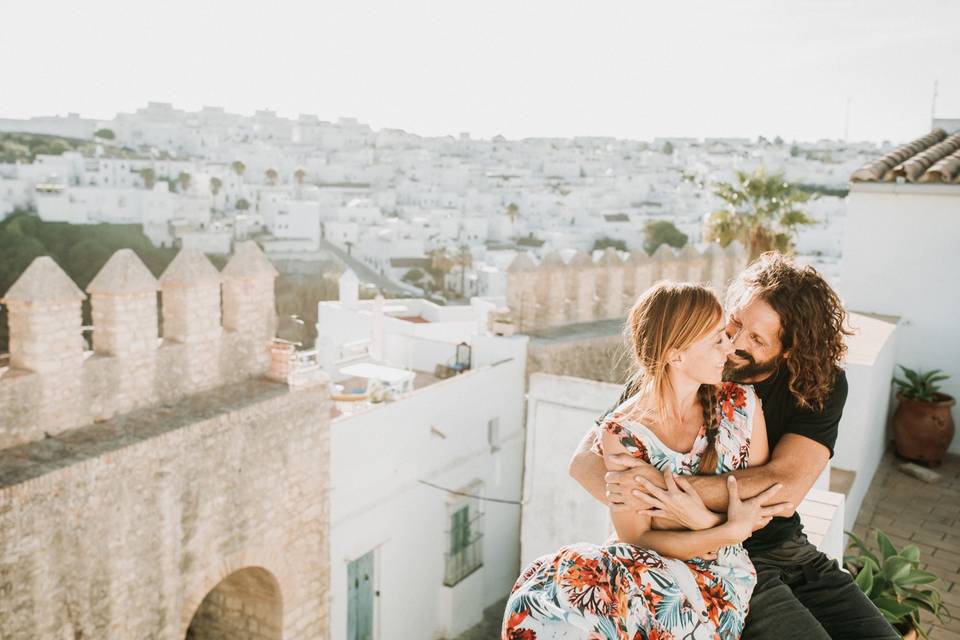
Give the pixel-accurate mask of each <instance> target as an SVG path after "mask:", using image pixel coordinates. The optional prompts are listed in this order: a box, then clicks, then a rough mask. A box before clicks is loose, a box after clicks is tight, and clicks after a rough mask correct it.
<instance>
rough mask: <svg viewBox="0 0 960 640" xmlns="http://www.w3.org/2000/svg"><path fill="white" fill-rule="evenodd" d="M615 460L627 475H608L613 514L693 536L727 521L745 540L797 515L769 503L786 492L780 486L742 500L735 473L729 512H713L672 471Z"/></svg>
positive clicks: (729, 485) (730, 478)
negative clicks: (658, 522) (659, 522)
mask: <svg viewBox="0 0 960 640" xmlns="http://www.w3.org/2000/svg"><path fill="white" fill-rule="evenodd" d="M611 458H612V461H613V462H615V463H617V464H618V465H620V466H624V467H628V468H627V469H624V470H623V471H609V472H607V474H606V477H605V479H606V485H607V486H606V497H607V502H608V503H609V504H610V507H611V509H613V510H615V511H635V512H636V513H638V514H639V515H643V516H649V517H651V518H660V519H664V520H670V521H673V522H674V523H676V524H678V525H680V526H682V527H683V528H685V529H690V530H694V531H698V530H702V529H709V528H712V527H715V526H718V525H720V524H722V523H723V522H725V521H726V522H728V523H730V524H734V525H735V526H736V527H737V528H738V529H739V530H740V531H741V533H743V539H746V538H748V537H749V536H750V534H751V533H752V532H753V531H756V530H757V529H762V528H763V527H765V526H766V525H767V523H769V522H770V520H771V519H772V518H773V517H774V516H776V515H782V514H785V513H789V512H791V511H792V510H793V505H791V504H790V503H787V502H780V503H776V504H769V503H770V502H771V500H772V498H773V496H774V495H776V493H777V492H778V491H780V489H782V488H783V486H782V485H781V484H779V483H776V484H773V485H772V486H770V487H768V488H767V489H766V490H764V491H762V492H761V493H759V494H757V495H756V496H754V497H752V498H749V499H746V500H741V499H740V497H739V488H738V486H737V481H736V478H734V476H733V475H732V474H731V475H729V476H728V480H727V491H728V494H729V500H728V507H727V513H726V514H719V513H715V512H713V511H711V510H710V509H708V508H707V506H706V505H705V504H704V503H703V500H702V499H701V498H700V495H699V494H698V493H697V491H696V490H695V489H694V488H693V486H692V485H691V484H690V482H689V481H688V480H687V479H686V478H684V477H682V476H676V475H674V474H673V472H672V471H671V470H670V469H669V468H668V469H666V470H664V471H663V472H662V473H661V472H660V471H659V470H657V469H656V467H654V466H652V465H650V464H647V463H644V462H641V461H640V460H637V459H636V458H634V457H633V456H630V455H628V454H617V455H613V456H611ZM661 485H662V486H661Z"/></svg>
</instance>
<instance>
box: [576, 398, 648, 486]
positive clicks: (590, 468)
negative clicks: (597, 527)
mask: <svg viewBox="0 0 960 640" xmlns="http://www.w3.org/2000/svg"><path fill="white" fill-rule="evenodd" d="M632 390H633V389H632V388H631V385H630V384H629V383H628V384H627V385H626V386H624V388H623V391H622V392H621V393H620V397H619V398H618V399H617V402H616V403H615V404H614V405H613V406H611V407H610V408H609V409H607V410H606V411H604V412H603V413H602V414H600V417H598V418H597V419H596V420H595V421H594V424H595V425H597V426H599V425H600V423H601V422H603V419H604V418H606V417H607V416H608V415H609V414H610V413H611V412H612V411H613V410H614V409H616V408H617V407H619V406H620V405H621V404H623V403H624V402H625V401H626V400H627V398H629V397H630V394H631V391H632ZM598 439H599V435H598V433H597V430H596V429H589V430H588V431H587V433H586V434H584V436H583V439H582V440H580V444H578V445H577V449H576V451H574V452H573V457H572V458H571V459H570V466H569V469H568V471H569V473H570V477H572V478H573V479H574V480H576V481H577V482H579V483H580V484H581V486H583V488H584V489H586V490H587V493H589V494H590V495H591V496H593V497H594V498H596V499H597V500H599V501H600V503H602V504H610V500H608V499H607V482H606V480H605V479H604V475H605V474H606V473H607V466H606V464H604V462H603V456H601V455H599V454H598V453H596V452H594V451H593V448H594V445H596V444H597V442H598ZM636 463H637V461H633V460H632V459H631V461H627V463H626V465H625V468H626V467H632V466H634V465H635V464H636Z"/></svg>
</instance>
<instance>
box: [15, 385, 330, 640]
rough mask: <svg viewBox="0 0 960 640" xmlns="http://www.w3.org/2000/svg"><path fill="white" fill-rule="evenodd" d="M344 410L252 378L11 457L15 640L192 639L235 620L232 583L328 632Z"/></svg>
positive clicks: (313, 632) (256, 617)
mask: <svg viewBox="0 0 960 640" xmlns="http://www.w3.org/2000/svg"><path fill="white" fill-rule="evenodd" d="M329 412H330V406H329V396H328V390H327V387H326V385H318V386H314V387H306V388H299V389H291V388H288V387H287V386H286V385H282V384H278V383H274V382H269V381H266V380H249V381H246V382H242V383H236V384H233V385H226V386H221V387H218V388H216V389H213V390H210V391H206V392H203V393H200V394H195V395H193V396H190V397H188V398H184V399H182V400H181V401H179V402H177V403H175V404H163V405H158V406H154V407H149V408H144V409H138V410H135V411H132V412H130V413H127V414H124V415H122V416H118V417H115V418H113V419H111V420H107V421H104V422H101V423H98V424H94V425H89V426H87V427H83V428H79V429H75V430H71V431H69V432H66V433H64V434H62V435H61V436H59V437H57V438H48V439H44V440H41V441H37V442H31V443H26V444H23V445H19V446H17V447H13V448H9V449H6V450H3V451H0V594H2V597H0V637H3V638H9V639H20V638H22V639H24V640H27V639H37V638H98V639H99V638H117V639H118V640H120V639H129V638H157V639H169V640H183V638H184V637H185V636H186V634H187V629H188V627H189V626H190V624H191V621H192V620H193V619H194V616H195V614H197V612H198V611H200V612H201V615H200V616H198V622H200V623H201V624H203V622H204V621H206V622H207V623H208V624H209V623H211V621H217V624H219V625H220V627H224V626H226V627H227V628H235V626H234V627H230V626H229V625H230V623H231V620H233V621H235V619H236V617H237V615H239V614H237V615H232V616H231V615H221V616H218V615H217V611H216V609H215V605H216V603H217V600H218V598H221V597H222V594H223V593H227V594H231V595H229V597H230V598H233V599H234V600H235V601H236V602H237V603H238V605H240V607H239V608H240V610H241V611H243V607H246V610H247V613H248V614H249V615H247V616H245V618H246V624H247V625H248V626H253V624H254V623H256V626H257V628H260V627H261V626H263V627H264V628H265V629H270V628H271V624H272V623H271V622H270V620H273V621H277V623H279V624H280V625H282V629H283V634H282V636H280V635H276V636H273V637H277V638H279V637H283V638H288V639H293V638H304V639H310V640H313V639H315V638H324V637H326V633H327V631H326V627H327V612H326V602H327V596H328V594H327V588H328V584H329V576H328V559H327V558H328V548H327V545H328V511H327V504H328V502H327V485H328V480H327V468H328V466H327V459H328V458H327V457H328V429H327V426H328V423H329V419H328V416H329ZM252 568H256V569H258V570H259V571H260V572H261V573H262V575H263V576H268V577H269V578H270V582H271V583H273V584H275V585H276V586H275V590H276V597H275V598H274V599H272V600H271V599H269V598H264V597H263V595H262V591H263V589H262V588H260V589H250V590H249V592H244V590H243V589H242V588H238V587H237V585H238V584H239V586H240V587H243V586H244V585H247V584H261V585H262V583H263V582H265V581H266V580H265V579H261V580H257V581H249V580H247V581H243V580H240V579H238V577H236V576H235V574H238V575H241V576H242V575H243V573H242V572H243V571H249V570H250V569H252ZM221 582H224V584H223V586H220V587H218V585H220V583H221ZM208 595H209V596H210V598H209V600H208V599H207V597H208ZM264 603H266V604H264ZM271 603H272V606H273V608H272V609H269V606H270V605H271ZM201 605H202V606H201ZM264 607H268V609H267V610H264ZM232 613H233V614H236V612H232ZM195 628H196V625H195ZM277 631H278V632H279V629H278V630H277ZM196 637H209V636H207V635H204V634H197V636H196ZM252 637H257V636H252ZM264 637H271V636H266V635H265V636H264Z"/></svg>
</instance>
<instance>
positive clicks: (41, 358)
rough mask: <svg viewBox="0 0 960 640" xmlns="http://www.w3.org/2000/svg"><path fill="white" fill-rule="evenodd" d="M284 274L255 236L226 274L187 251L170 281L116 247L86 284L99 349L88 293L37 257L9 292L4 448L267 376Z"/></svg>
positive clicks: (2, 396) (1, 392) (0, 387)
mask: <svg viewBox="0 0 960 640" xmlns="http://www.w3.org/2000/svg"><path fill="white" fill-rule="evenodd" d="M276 275H277V272H276V270H275V269H274V268H273V266H272V265H271V264H270V263H269V262H268V261H267V259H266V258H265V257H264V256H263V254H262V253H261V252H260V250H259V248H257V246H256V244H255V243H252V242H248V243H242V244H240V245H238V247H237V251H236V253H235V254H234V255H233V257H232V258H231V259H230V261H229V262H228V263H227V265H226V267H224V269H223V272H222V273H219V272H218V271H217V270H216V268H214V266H213V265H212V264H211V263H210V262H209V261H208V260H207V258H206V257H205V256H204V255H203V254H202V253H200V252H198V251H196V250H189V249H185V250H183V251H181V252H180V253H179V254H178V255H177V257H176V258H175V259H174V260H173V261H172V262H171V263H170V265H169V266H168V267H167V269H166V271H164V273H163V274H162V275H161V277H160V279H159V281H157V280H156V279H155V278H154V277H153V276H152V274H151V273H150V271H149V270H148V269H147V268H146V267H145V266H144V265H143V263H142V262H141V261H140V260H139V258H137V256H136V254H134V253H133V252H132V251H130V250H129V249H122V250H120V251H117V252H116V253H115V254H114V255H113V256H112V257H111V258H110V260H108V261H107V263H106V264H105V265H104V267H103V269H101V270H100V272H99V273H98V274H97V276H96V277H95V278H94V279H93V280H92V281H91V282H90V285H89V286H88V287H87V292H88V293H89V294H90V301H91V307H92V316H93V351H92V352H91V351H86V350H85V347H84V342H83V339H82V327H81V314H80V306H81V302H82V301H83V300H84V298H85V296H84V294H83V292H81V291H80V289H78V288H77V286H76V285H75V284H74V283H73V281H72V280H70V278H69V277H68V276H67V274H66V273H64V272H63V270H62V269H60V267H59V266H57V264H56V263H55V262H54V261H53V260H52V259H50V258H49V257H40V258H37V259H35V260H34V261H33V263H31V264H30V266H29V267H28V268H27V270H26V271H25V272H24V273H23V274H22V275H21V276H20V278H19V279H18V280H17V281H16V282H15V283H14V284H13V286H11V287H10V290H9V291H7V292H6V294H4V296H3V298H2V299H0V302H2V303H4V304H5V305H6V306H7V310H8V313H9V323H10V367H9V369H8V370H6V371H5V372H4V371H3V369H0V449H3V448H5V447H10V446H14V445H16V444H20V443H23V442H29V441H33V440H38V439H41V438H44V437H46V436H50V435H56V434H58V433H61V432H63V431H65V430H67V429H70V428H74V427H78V426H81V425H85V424H89V423H92V422H97V421H101V420H106V419H108V418H110V417H112V416H115V415H118V414H120V413H123V412H125V411H130V410H132V409H135V408H137V407H144V406H150V405H153V404H157V403H163V402H175V401H176V400H177V399H179V398H183V397H185V396H187V395H189V394H192V393H197V392H199V391H203V390H205V389H211V388H214V387H216V386H219V385H222V384H229V383H232V382H238V381H240V380H244V379H246V378H249V377H251V376H256V375H260V374H262V373H263V372H264V371H266V368H267V366H268V364H269V353H268V346H269V344H270V342H271V341H272V339H273V337H274V335H275V332H276V312H275V311H274V308H275V305H274V293H273V283H274V278H275V277H276ZM158 290H159V291H160V292H161V295H160V297H159V298H160V302H159V304H160V305H161V308H162V321H163V330H162V333H161V332H160V329H159V326H158V321H157V315H158V314H157V305H158V296H157V291H158ZM221 308H222V316H223V318H222V321H221Z"/></svg>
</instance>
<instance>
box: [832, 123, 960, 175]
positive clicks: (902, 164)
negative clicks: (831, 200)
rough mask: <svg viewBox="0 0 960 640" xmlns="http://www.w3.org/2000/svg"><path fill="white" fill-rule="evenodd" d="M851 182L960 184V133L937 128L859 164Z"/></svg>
mask: <svg viewBox="0 0 960 640" xmlns="http://www.w3.org/2000/svg"><path fill="white" fill-rule="evenodd" d="M850 181H851V182H921V183H940V184H944V183H960V132H957V133H954V134H952V135H947V132H946V131H944V130H943V129H939V128H938V129H934V130H933V131H931V132H930V133H928V134H927V135H925V136H923V137H920V138H917V139H916V140H914V141H913V142H910V143H908V144H905V145H903V146H900V147H897V148H896V149H894V150H893V151H891V152H890V153H887V154H886V155H884V156H882V157H881V158H879V159H878V160H874V161H873V162H870V163H868V164H865V165H864V166H862V167H860V168H859V169H857V170H856V171H854V172H853V175H852V176H850Z"/></svg>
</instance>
